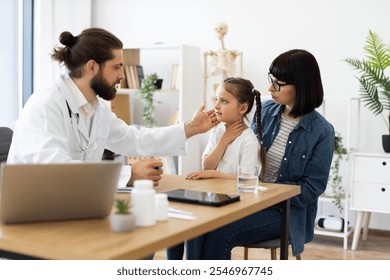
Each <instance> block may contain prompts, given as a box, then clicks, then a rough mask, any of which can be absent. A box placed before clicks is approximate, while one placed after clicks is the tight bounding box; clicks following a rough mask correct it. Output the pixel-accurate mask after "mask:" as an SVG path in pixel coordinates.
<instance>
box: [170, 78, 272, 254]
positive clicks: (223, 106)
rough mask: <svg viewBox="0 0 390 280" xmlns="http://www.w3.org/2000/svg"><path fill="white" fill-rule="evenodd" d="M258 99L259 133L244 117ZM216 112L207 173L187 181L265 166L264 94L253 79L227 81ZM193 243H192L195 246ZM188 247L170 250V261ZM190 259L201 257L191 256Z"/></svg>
mask: <svg viewBox="0 0 390 280" xmlns="http://www.w3.org/2000/svg"><path fill="white" fill-rule="evenodd" d="M255 99H256V109H257V110H256V118H257V119H258V126H257V131H256V134H255V133H254V132H253V131H252V130H251V129H250V128H249V127H248V126H247V125H246V124H245V122H244V118H246V116H247V114H248V113H249V112H250V111H251V110H252V107H253V104H254V101H255ZM213 100H214V102H215V105H214V111H215V113H216V115H217V120H218V121H219V122H220V124H219V125H218V126H217V127H215V128H214V129H213V130H212V131H211V135H210V139H209V142H208V144H207V146H206V148H205V151H204V153H203V155H202V158H203V170H201V171H198V172H192V173H190V174H188V175H187V179H204V178H227V179H236V173H237V166H238V165H239V164H240V165H244V166H248V167H249V166H255V165H258V166H259V167H260V168H261V166H265V162H264V159H265V153H264V150H263V148H262V146H261V145H260V143H261V142H262V134H261V101H260V92H259V91H258V90H256V89H255V88H254V87H253V85H252V83H251V82H250V81H249V80H245V79H242V78H227V79H225V80H224V81H223V83H222V84H221V85H220V86H219V87H218V88H217V91H216V96H215V97H214V98H213ZM191 242H192V241H189V243H188V244H191ZM183 251H184V247H183V244H179V245H177V246H175V247H172V248H169V249H167V257H168V259H170V260H173V259H182V256H183ZM189 252H190V251H187V259H197V258H198V257H199V256H195V255H191V254H189Z"/></svg>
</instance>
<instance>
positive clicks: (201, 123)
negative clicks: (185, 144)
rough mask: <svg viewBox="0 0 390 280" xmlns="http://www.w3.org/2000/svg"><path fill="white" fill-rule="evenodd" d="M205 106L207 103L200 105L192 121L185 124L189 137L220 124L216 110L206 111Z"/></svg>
mask: <svg viewBox="0 0 390 280" xmlns="http://www.w3.org/2000/svg"><path fill="white" fill-rule="evenodd" d="M205 107H206V105H205V104H203V105H202V106H200V107H199V108H198V110H196V111H195V114H194V117H193V118H192V121H190V122H187V123H185V124H184V131H185V134H186V137H187V139H188V138H190V137H192V136H194V135H196V134H200V133H205V132H207V131H209V130H210V129H211V128H213V127H214V126H216V125H218V124H219V122H218V120H217V116H216V114H215V112H214V110H213V109H212V110H209V111H204V109H205Z"/></svg>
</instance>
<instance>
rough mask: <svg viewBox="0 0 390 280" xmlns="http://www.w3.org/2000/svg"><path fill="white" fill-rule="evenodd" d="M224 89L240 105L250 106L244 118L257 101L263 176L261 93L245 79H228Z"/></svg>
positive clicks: (263, 151) (257, 132)
mask: <svg viewBox="0 0 390 280" xmlns="http://www.w3.org/2000/svg"><path fill="white" fill-rule="evenodd" d="M222 85H223V87H224V89H225V90H226V91H228V92H229V93H230V94H232V95H233V96H234V97H235V98H236V99H237V101H238V102H239V103H240V104H245V103H246V104H248V109H247V110H246V112H245V114H244V117H245V118H246V117H247V114H248V113H249V112H250V111H251V110H252V108H253V104H254V101H255V100H256V120H257V130H256V137H257V139H258V141H259V142H260V162H261V166H262V169H261V176H263V175H264V172H265V163H266V162H265V159H266V156H265V150H264V147H263V134H262V132H261V129H262V125H261V98H260V92H259V91H258V90H257V89H255V87H254V86H253V84H252V83H251V81H249V80H246V79H243V78H233V77H230V78H226V79H225V80H224V81H223V84H222Z"/></svg>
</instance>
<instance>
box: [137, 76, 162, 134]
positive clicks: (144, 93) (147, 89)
mask: <svg viewBox="0 0 390 280" xmlns="http://www.w3.org/2000/svg"><path fill="white" fill-rule="evenodd" d="M159 80H160V79H159V78H158V76H157V74H156V73H153V74H150V75H147V76H146V77H145V79H143V80H142V82H141V88H140V90H139V92H138V93H139V94H140V96H141V98H142V99H143V100H144V102H145V107H144V112H143V114H142V118H143V120H144V123H145V126H147V127H152V126H155V125H157V121H156V120H155V119H154V109H155V108H154V92H155V91H156V89H157V87H156V84H157V81H159Z"/></svg>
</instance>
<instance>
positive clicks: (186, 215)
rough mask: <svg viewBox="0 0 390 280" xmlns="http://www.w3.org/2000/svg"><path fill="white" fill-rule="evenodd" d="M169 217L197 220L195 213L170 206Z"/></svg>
mask: <svg viewBox="0 0 390 280" xmlns="http://www.w3.org/2000/svg"><path fill="white" fill-rule="evenodd" d="M168 217H169V218H174V219H181V220H188V221H193V220H196V217H195V216H194V214H193V213H191V212H188V211H183V210H179V209H176V208H173V207H169V208H168Z"/></svg>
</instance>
